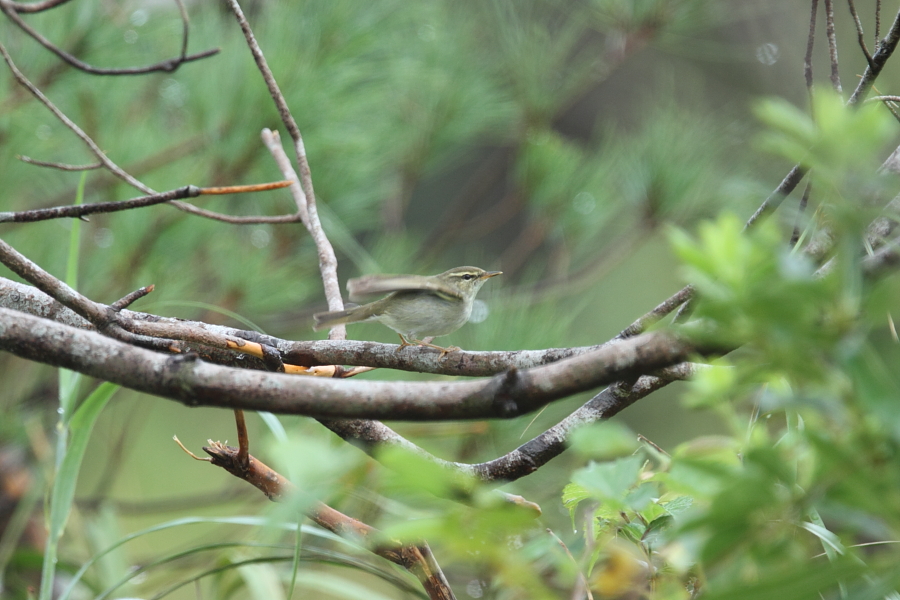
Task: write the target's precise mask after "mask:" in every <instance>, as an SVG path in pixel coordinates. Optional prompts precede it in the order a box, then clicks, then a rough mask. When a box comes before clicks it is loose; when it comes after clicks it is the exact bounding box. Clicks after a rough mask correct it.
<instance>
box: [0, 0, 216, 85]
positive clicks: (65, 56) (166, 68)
mask: <svg viewBox="0 0 900 600" xmlns="http://www.w3.org/2000/svg"><path fill="white" fill-rule="evenodd" d="M176 2H180V0H176ZM0 11H3V13H4V14H5V15H6V16H7V17H8V18H9V20H11V21H12V22H13V23H15V24H16V25H17V26H18V27H19V29H21V30H22V31H24V32H25V33H26V34H28V35H29V36H31V37H32V38H33V39H34V40H35V41H36V42H37V43H39V44H40V45H41V46H43V47H44V48H46V49H47V50H49V51H50V52H52V53H53V54H55V55H56V56H58V57H59V58H60V59H61V60H63V61H64V62H66V63H67V64H69V65H71V66H73V67H75V68H76V69H79V70H81V71H84V72H86V73H91V74H92V75H143V74H145V73H154V72H157V71H162V72H166V73H170V72H172V71H175V70H176V69H177V68H178V67H180V66H181V65H182V64H184V63H186V62H191V61H195V60H200V59H203V58H207V57H209V56H213V55H214V54H218V53H219V49H218V48H212V49H210V50H205V51H203V52H198V53H197V54H191V55H190V56H187V55H185V54H184V50H185V48H186V47H187V26H185V33H184V36H183V38H182V54H181V55H180V56H178V57H176V58H169V59H167V60H163V61H160V62H158V63H155V64H152V65H147V66H145V67H124V68H110V69H107V68H101V67H95V66H93V65H90V64H88V63H86V62H83V61H81V60H79V59H77V58H76V57H74V56H72V55H71V54H69V53H68V52H66V51H65V50H63V49H61V48H60V47H59V46H57V45H56V44H54V43H53V42H51V41H50V40H48V39H47V38H45V37H44V36H43V35H41V34H40V32H38V31H37V30H36V29H34V28H33V27H31V26H30V25H29V24H28V23H26V22H25V21H24V20H22V18H21V17H20V16H19V15H18V14H17V12H16V9H15V5H14V4H12V3H10V2H7V1H6V0H0ZM182 13H183V7H182ZM183 14H184V15H185V16H186V14H185V13H183Z"/></svg>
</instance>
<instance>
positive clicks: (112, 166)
mask: <svg viewBox="0 0 900 600" xmlns="http://www.w3.org/2000/svg"><path fill="white" fill-rule="evenodd" d="M0 54H2V55H3V60H5V61H6V64H7V65H8V66H9V69H10V71H12V74H13V77H15V78H16V81H18V82H19V83H20V84H21V85H22V86H24V87H25V88H27V89H28V91H29V92H31V94H32V95H33V96H34V97H35V98H37V99H38V100H40V102H41V103H42V104H43V105H44V106H46V107H47V108H48V109H49V110H50V112H52V113H53V115H54V116H55V117H56V118H57V119H59V120H60V121H61V122H62V123H63V125H65V126H66V127H67V128H69V129H70V130H71V131H72V132H73V133H74V134H75V135H77V136H78V137H79V138H80V139H81V141H83V142H84V143H85V144H86V145H87V147H88V148H90V150H91V152H93V153H94V156H96V157H97V158H98V159H99V160H100V162H102V163H103V166H104V167H106V168H107V169H108V170H109V171H110V172H111V173H112V174H113V175H115V176H116V177H118V178H119V179H121V180H122V181H124V182H125V183H127V184H128V185H130V186H132V187H134V188H137V189H139V190H140V191H142V192H144V193H145V194H155V193H156V192H155V191H154V190H153V189H152V188H149V187H147V186H146V185H144V184H143V183H141V182H140V181H138V180H137V179H135V178H134V177H132V176H131V175H129V174H128V173H126V172H125V171H124V170H122V169H121V168H120V167H119V166H118V165H117V164H116V163H114V162H113V161H111V160H110V159H109V157H107V156H106V154H104V152H103V150H101V149H100V146H98V145H97V144H96V143H95V142H94V140H92V139H91V137H90V136H89V135H88V134H86V133H85V132H84V131H83V130H82V129H81V128H80V127H79V126H78V125H76V124H75V122H74V121H72V120H71V119H70V118H69V117H67V116H66V115H65V114H64V113H63V112H62V111H61V110H59V109H58V108H57V107H56V105H55V104H53V102H51V101H50V99H49V98H47V96H45V95H44V93H43V92H42V91H41V90H40V89H38V87H37V86H36V85H34V84H33V83H31V81H29V80H28V78H27V77H25V75H23V74H22V72H21V71H20V70H19V69H18V67H16V65H15V63H14V62H13V60H12V57H11V56H10V55H9V53H8V52H7V51H6V47H5V46H4V45H3V44H2V43H0Z"/></svg>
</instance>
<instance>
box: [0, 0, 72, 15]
mask: <svg viewBox="0 0 900 600" xmlns="http://www.w3.org/2000/svg"><path fill="white" fill-rule="evenodd" d="M68 1H69V0H43V1H42V2H32V3H23V2H7V5H8V6H9V7H10V8H12V9H13V10H14V11H16V12H17V13H37V12H42V11H45V10H50V9H51V8H56V7H57V6H60V5H62V4H65V3H66V2H68Z"/></svg>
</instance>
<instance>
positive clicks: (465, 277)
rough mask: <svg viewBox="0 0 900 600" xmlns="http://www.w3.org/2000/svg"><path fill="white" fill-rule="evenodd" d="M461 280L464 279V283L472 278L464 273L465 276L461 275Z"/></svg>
mask: <svg viewBox="0 0 900 600" xmlns="http://www.w3.org/2000/svg"><path fill="white" fill-rule="evenodd" d="M463 279H465V280H466V281H469V280H470V279H472V276H471V275H469V274H468V273H466V274H465V275H463Z"/></svg>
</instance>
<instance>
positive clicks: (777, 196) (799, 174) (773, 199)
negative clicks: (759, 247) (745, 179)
mask: <svg viewBox="0 0 900 600" xmlns="http://www.w3.org/2000/svg"><path fill="white" fill-rule="evenodd" d="M805 175H806V169H804V168H803V167H802V166H800V165H794V167H793V168H792V169H791V170H790V171H789V172H788V174H787V175H785V177H784V179H782V180H781V183H779V184H778V187H777V188H775V190H774V191H773V192H772V193H771V194H769V197H768V198H766V199H765V201H763V203H762V204H761V205H760V207H759V208H757V209H756V212H755V213H753V215H752V216H751V217H750V218H749V219H748V220H747V224H746V225H745V226H744V229H745V230H747V229H749V228H750V227H753V225H755V224H756V222H757V221H759V220H760V219H761V218H762V217H764V216H766V215H768V214H769V213H772V212H774V211H775V210H776V209H777V208H778V207H779V206H781V203H782V202H784V199H785V198H787V197H788V195H790V193H791V192H793V191H794V188H796V187H797V184H798V183H800V181H801V180H802V179H803V177H804V176H805Z"/></svg>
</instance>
